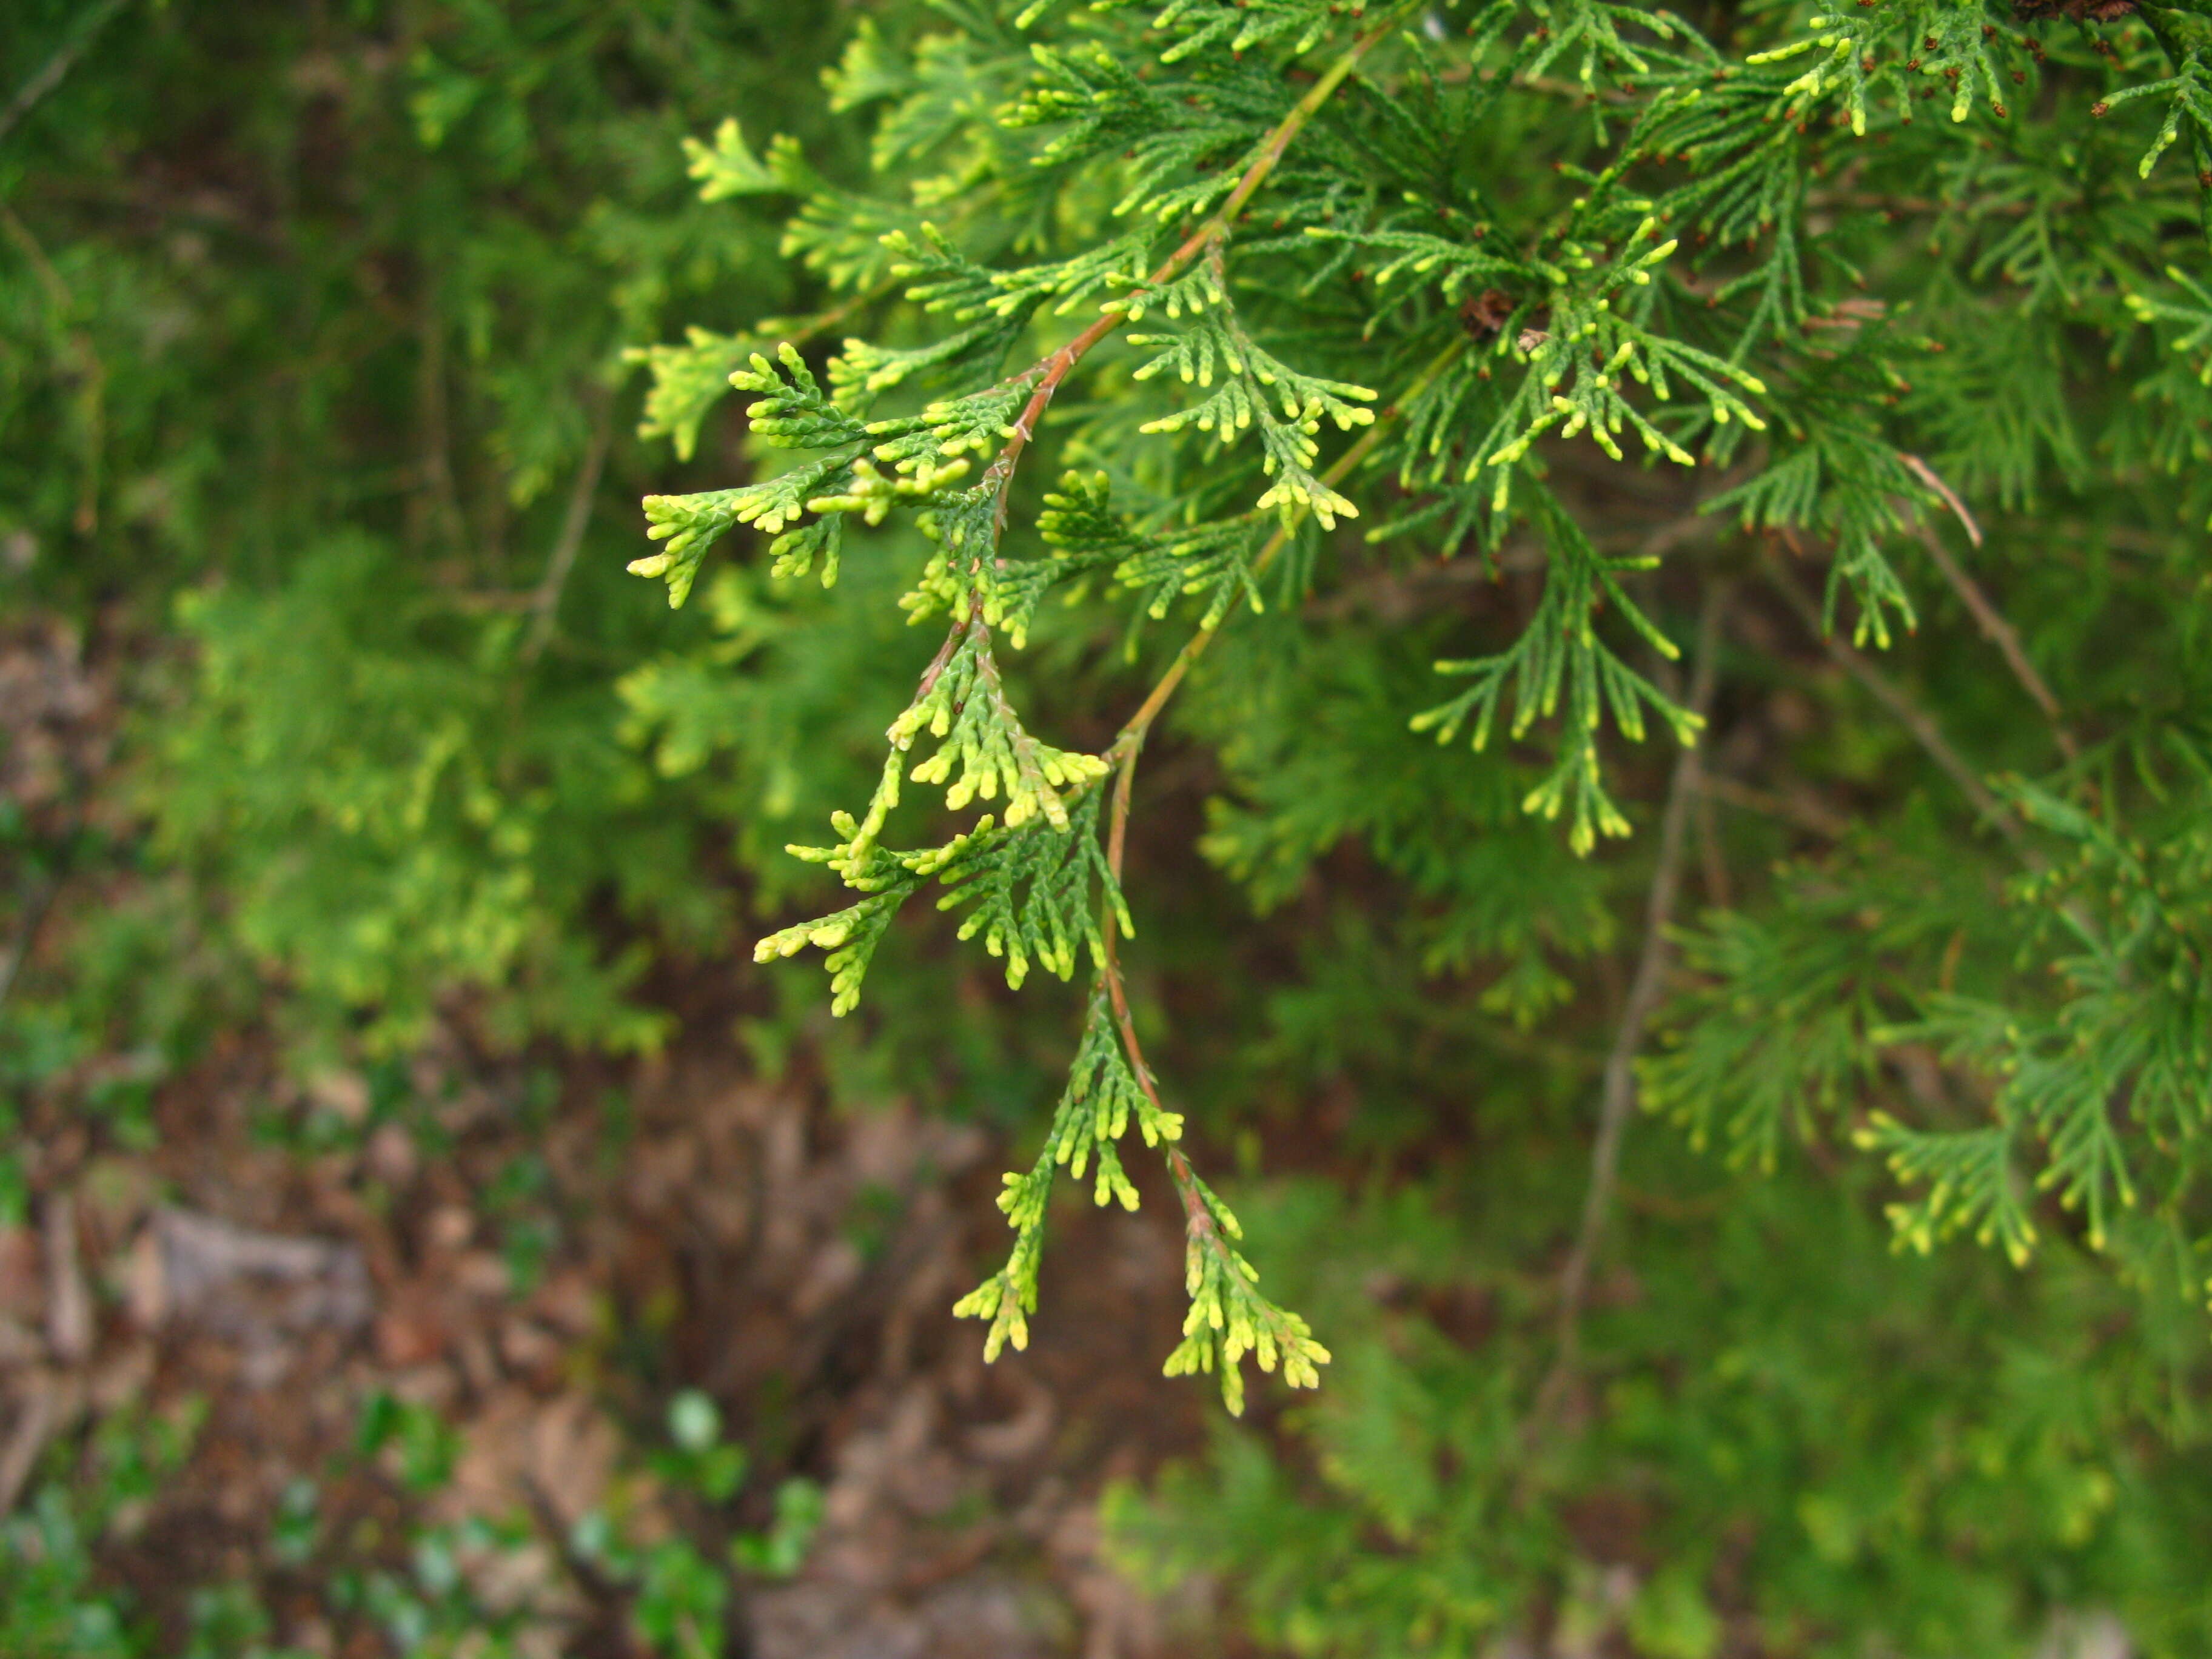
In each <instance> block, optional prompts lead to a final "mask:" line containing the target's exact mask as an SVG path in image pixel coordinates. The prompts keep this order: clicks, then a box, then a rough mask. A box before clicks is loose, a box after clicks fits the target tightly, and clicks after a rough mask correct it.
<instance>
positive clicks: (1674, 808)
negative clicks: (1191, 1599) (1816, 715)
mask: <svg viewBox="0 0 2212 1659" xmlns="http://www.w3.org/2000/svg"><path fill="white" fill-rule="evenodd" d="M1728 599H1729V589H1728V586H1727V585H1726V584H1725V583H1719V582H1717V583H1715V584H1714V585H1713V586H1711V587H1710V588H1708V589H1707V590H1706V592H1705V611H1704V615H1703V616H1702V617H1700V618H1699V624H1698V655H1697V665H1696V667H1695V668H1694V670H1693V671H1692V675H1691V681H1690V696H1689V708H1690V712H1691V713H1692V714H1695V715H1697V716H1698V718H1699V720H1703V719H1704V718H1705V714H1706V711H1707V710H1708V709H1710V708H1711V706H1712V701H1713V683H1714V679H1715V677H1716V672H1717V659H1718V658H1719V655H1720V650H1719V646H1720V630H1721V617H1722V613H1723V611H1725V609H1726V608H1727V605H1728ZM1703 769H1704V762H1703V757H1702V751H1701V750H1699V748H1698V746H1697V744H1694V743H1691V744H1684V745H1683V748H1682V751H1681V753H1680V755H1679V756H1677V757H1675V761H1674V778H1673V780H1672V781H1671V782H1670V783H1669V784H1668V790H1667V805H1666V809H1665V811H1663V812H1662V814H1661V817H1660V820H1659V856H1658V862H1657V865H1656V867H1655V868H1654V870H1653V872H1652V876H1651V888H1650V893H1649V894H1648V895H1647V896H1646V897H1645V899H1644V948H1643V951H1642V952H1641V954H1640V955H1639V956H1638V957H1637V962H1636V976H1635V978H1634V979H1633V980H1632V981H1630V984H1629V987H1628V998H1627V1001H1626V1004H1625V1006H1623V1007H1622V1009H1621V1014H1620V1026H1619V1028H1618V1029H1617V1030H1615V1031H1614V1033H1613V1048H1612V1051H1611V1052H1610V1053H1609V1054H1607V1057H1606V1062H1605V1083H1604V1086H1603V1090H1602V1092H1601V1097H1600V1103H1599V1107H1598V1127H1597V1137H1596V1139H1595V1141H1594V1142H1593V1143H1592V1145H1591V1147H1590V1175H1589V1187H1588V1188H1587V1189H1586V1191H1585V1192H1584V1194H1583V1213H1582V1222H1581V1225H1579V1226H1578V1227H1577V1229H1576V1232H1575V1242H1574V1246H1573V1248H1572V1249H1570V1250H1569V1251H1568V1253H1567V1261H1566V1265H1565V1267H1563V1268H1562V1269H1561V1270H1560V1273H1559V1352H1558V1357H1557V1358H1556V1359H1555V1360H1554V1361H1553V1368H1552V1374H1551V1376H1550V1377H1549V1378H1547V1380H1546V1382H1545V1384H1544V1386H1543V1388H1542V1389H1541V1391H1540V1392H1539V1394H1538V1395H1537V1403H1536V1417H1535V1421H1536V1424H1538V1425H1541V1423H1542V1422H1543V1421H1545V1420H1546V1419H1547V1418H1548V1417H1549V1415H1550V1414H1551V1413H1552V1412H1553V1410H1554V1409H1555V1408H1556V1407H1557V1406H1558V1405H1559V1401H1561V1400H1562V1399H1563V1398H1564V1397H1565V1392H1566V1390H1567V1388H1568V1387H1569V1385H1570V1384H1571V1383H1572V1381H1573V1378H1574V1371H1575V1367H1576V1365H1577V1363H1578V1361H1579V1359H1580V1352H1581V1321H1582V1312H1583V1303H1584V1301H1585V1300H1586V1298H1587V1297H1588V1295H1589V1274H1590V1267H1591V1264H1592V1263H1593V1262H1594V1261H1595V1260H1596V1257H1597V1247H1598V1243H1599V1240H1600V1239H1601V1237H1603V1235H1604V1232H1605V1225H1606V1221H1607V1218H1608V1217H1609V1216H1610V1215H1611V1213H1612V1210H1613V1189H1614V1188H1615V1187H1616V1186H1617V1185H1618V1184H1619V1182H1620V1146H1621V1141H1622V1139H1624V1138H1625V1137H1626V1133H1627V1129H1628V1120H1629V1116H1630V1115H1631V1114H1632V1112H1633V1111H1634V1109H1635V1106H1636V1071H1635V1064H1636V1054H1637V1050H1638V1049H1639V1048H1642V1047H1643V1045H1644V1028H1645V1026H1647V1025H1648V1024H1650V1020H1651V1016H1652V1014H1653V1012H1655V1011H1656V1009H1657V1007H1658V1006H1659V998H1660V994H1661V992H1662V989H1663V988H1664V984H1665V979H1666V973H1667V957H1668V940H1667V932H1668V928H1669V927H1672V926H1673V924H1674V902H1675V899H1676V897H1677V896H1678V895H1679V894H1680V890H1681V884H1682V863H1683V853H1684V848H1685V847H1686V844H1687V842H1688V834H1687V831H1688V827H1689V820H1690V807H1691V804H1692V801H1694V800H1695V799H1697V796H1698V793H1699V778H1700V776H1701V775H1702V773H1703Z"/></svg>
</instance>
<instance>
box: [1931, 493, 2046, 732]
mask: <svg viewBox="0 0 2212 1659" xmlns="http://www.w3.org/2000/svg"><path fill="white" fill-rule="evenodd" d="M1920 544H1921V545H1922V546H1923V547H1924V548H1926V549H1927V550H1928V556H1929V558H1930V559H1933V560H1934V561H1935V562H1936V568H1937V569H1938V570H1940V571H1942V573H1943V580H1946V581H1948V582H1949V583H1950V584H1951V591H1952V592H1954V593H1956V594H1957V595H1958V596H1959V598H1960V599H1961V600H1963V601H1964V602H1965V604H1966V609H1967V610H1968V611H1972V613H1973V617H1974V622H1975V624H1976V625H1977V626H1978V627H1979V628H1980V629H1981V630H1982V637H1983V638H1984V639H1985V640H1987V641H1990V644H1992V645H1994V646H1996V648H1997V649H1998V650H1999V651H2000V652H2001V653H2003V656H2004V659H2005V665H2006V666H2008V668H2010V669H2011V670H2012V677H2013V678H2015V679H2016V680H2018V681H2019V682H2020V684H2021V690H2024V691H2026V692H2027V695H2028V696H2030V697H2031V698H2033V700H2034V702H2035V706H2036V707H2037V708H2040V709H2041V710H2042V711H2043V717H2044V719H2045V720H2048V721H2050V723H2051V740H2052V741H2053V742H2055V743H2056V744H2057V745H2058V752H2059V753H2060V754H2062V755H2063V756H2064V757H2066V758H2067V760H2068V761H2069V762H2073V761H2077V760H2079V759H2081V744H2079V743H2077V742H2075V738H2074V733H2073V732H2072V730H2071V729H2070V728H2069V727H2068V726H2067V724H2066V715H2065V713H2064V711H2063V709H2061V708H2059V706H2058V699H2057V697H2056V696H2053V695H2052V693H2051V686H2050V684H2049V683H2048V682H2046V681H2045V679H2044V678H2043V676H2042V675H2041V674H2039V673H2038V672H2037V671H2036V668H2035V665H2034V664H2033V663H2032V662H2030V661H2029V660H2028V659H2027V651H2026V650H2024V649H2023V648H2022V647H2021V642H2020V633H2019V630H2018V629H2015V628H2014V627H2013V625H2012V623H2009V622H2008V621H2007V620H2006V619H2005V616H2004V613H2003V612H2002V611H1999V610H1998V609H1997V608H1996V605H1994V604H1992V603H1991V602H1990V596H1989V595H1988V594H1987V593H1985V592H1983V591H1982V586H1981V584H1980V583H1978V582H1977V581H1976V580H1974V579H1973V577H1972V574H1969V573H1968V571H1967V570H1966V567H1965V566H1964V565H1962V564H1960V562H1958V560H1956V559H1954V557H1952V556H1951V550H1950V549H1949V548H1948V547H1946V546H1944V545H1943V538H1942V537H1941V536H1938V535H1937V534H1936V532H1934V531H1933V530H1931V529H1929V528H1928V527H1927V526H1922V527H1921V532H1920Z"/></svg>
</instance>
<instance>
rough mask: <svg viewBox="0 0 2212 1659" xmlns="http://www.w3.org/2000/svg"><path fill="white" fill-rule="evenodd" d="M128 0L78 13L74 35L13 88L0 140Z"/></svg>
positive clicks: (1, 117)
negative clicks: (12, 95) (13, 94)
mask: <svg viewBox="0 0 2212 1659" xmlns="http://www.w3.org/2000/svg"><path fill="white" fill-rule="evenodd" d="M128 3H130V0H100V3H99V4H98V5H95V6H94V7H93V8H92V9H90V10H89V11H88V12H84V13H80V14H79V15H78V18H77V24H76V33H74V34H72V35H70V38H69V39H68V40H64V42H62V44H61V46H59V47H58V48H57V49H56V50H55V52H54V54H53V56H52V57H51V58H47V59H46V62H45V63H44V64H40V66H39V67H38V69H37V70H34V71H33V73H32V75H31V77H30V78H29V79H28V80H27V81H25V82H23V84H22V85H21V86H20V87H18V88H15V96H14V97H12V98H10V99H9V100H8V103H7V106H6V107H5V108H0V138H4V137H7V136H8V134H9V132H10V131H14V129H15V123H16V122H18V121H20V120H21V119H22V118H24V117H25V116H26V115H28V114H29V113H30V112H31V111H32V110H33V108H35V107H36V106H38V103H39V100H40V99H42V98H44V97H45V96H46V94H48V93H50V92H52V90H53V89H54V88H56V87H58V86H59V85H61V83H62V82H63V80H64V78H65V77H66V76H68V74H69V72H70V70H72V69H74V68H76V61H77V59H78V58H82V57H83V56H84V54H85V50H86V48H87V47H88V46H91V45H92V43H93V42H94V40H98V39H99V38H100V31H101V30H102V29H104V28H106V27H107V26H108V25H109V24H110V23H112V22H113V21H115V15H116V14H117V13H118V12H119V11H121V10H122V9H123V8H124V7H125V5H127V4H128Z"/></svg>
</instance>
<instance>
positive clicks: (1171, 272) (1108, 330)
mask: <svg viewBox="0 0 2212 1659" xmlns="http://www.w3.org/2000/svg"><path fill="white" fill-rule="evenodd" d="M1416 9H1418V7H1417V6H1413V5H1407V6H1401V7H1399V8H1398V9H1396V10H1395V11H1393V12H1392V13H1391V14H1390V15H1389V16H1388V17H1387V18H1386V19H1385V20H1384V21H1383V22H1381V23H1378V24H1376V26H1375V27H1373V28H1371V29H1370V30H1369V31H1368V32H1367V33H1364V34H1363V35H1361V36H1359V37H1358V39H1357V40H1354V41H1353V42H1352V46H1351V48H1350V49H1349V50H1348V51H1346V52H1345V54H1344V55H1343V56H1342V57H1340V58H1338V59H1337V60H1336V62H1335V63H1334V64H1331V65H1330V66H1329V67H1328V70H1325V71H1324V72H1323V73H1322V76H1321V78H1320V79H1319V80H1317V81H1316V82H1314V83H1313V85H1312V86H1311V87H1310V88H1307V91H1306V94H1305V95H1304V97H1303V98H1301V99H1299V100H1298V101H1297V103H1296V104H1295V105H1293V106H1291V112H1290V113H1289V114H1287V115H1285V116H1284V117H1283V118H1282V119H1281V120H1280V121H1279V122H1277V123H1276V124H1275V126H1274V128H1273V131H1270V132H1269V133H1268V134H1267V137H1265V138H1263V139H1262V140H1261V143H1260V153H1259V154H1258V155H1255V157H1254V158H1253V159H1252V161H1251V164H1250V165H1249V166H1248V167H1246V168H1245V169H1244V172H1243V176H1242V177H1240V178H1239V179H1237V185H1236V187H1235V188H1234V189H1232V190H1231V191H1230V192H1229V195H1228V197H1227V198H1226V199H1225V200H1224V201H1223V203H1222V204H1221V205H1220V206H1219V207H1218V208H1217V209H1215V210H1214V211H1213V213H1212V216H1210V217H1209V218H1208V219H1207V220H1206V222H1205V223H1203V224H1201V225H1200V227H1199V228H1197V229H1196V230H1194V231H1193V232H1192V233H1191V234H1190V235H1189V236H1188V238H1187V239H1185V240H1184V241H1183V243H1182V246H1180V247H1178V248H1176V251H1175V252H1172V253H1170V255H1168V257H1167V258H1165V259H1164V260H1163V261H1162V262H1161V263H1160V264H1159V266H1158V268H1157V269H1156V270H1153V272H1152V275H1151V276H1147V277H1146V279H1145V286H1146V288H1148V289H1158V288H1161V287H1164V286H1165V285H1166V284H1167V283H1171V282H1173V281H1174V280H1175V279H1176V277H1178V276H1182V274H1183V273H1184V272H1185V271H1186V270H1189V269H1190V268H1191V267H1192V266H1193V265H1194V264H1197V263H1198V261H1199V260H1200V259H1201V258H1205V257H1206V256H1207V255H1209V254H1211V253H1212V252H1214V251H1215V250H1216V249H1218V247H1219V246H1220V245H1221V244H1222V243H1223V242H1224V241H1225V240H1228V237H1229V234H1230V228H1231V226H1232V225H1234V224H1235V223H1236V221H1237V215H1239V214H1240V213H1242V212H1243V210H1244V205H1245V204H1246V203H1248V202H1249V201H1250V200H1251V199H1252V197H1253V195H1254V193H1255V191H1258V190H1259V188H1260V186H1261V185H1263V184H1265V183H1266V182H1267V175H1268V174H1269V173H1273V171H1274V170H1275V167H1276V164H1277V163H1278V162H1279V161H1281V160H1282V159H1283V155H1284V152H1285V151H1286V150H1288V149H1290V147H1291V141H1292V140H1293V139H1295V138H1296V137H1297V136H1298V134H1299V133H1300V132H1302V131H1304V129H1305V125H1306V124H1307V123H1308V122H1309V121H1310V120H1312V119H1313V118H1314V117H1315V115H1316V114H1317V113H1319V112H1320V110H1321V107H1322V105H1324V104H1326V103H1327V102H1328V100H1329V99H1330V97H1331V96H1332V95H1333V94H1334V93H1335V91H1336V89H1337V88H1339V87H1340V86H1341V85H1343V84H1344V82H1345V79H1346V76H1350V75H1351V73H1352V70H1355V69H1357V68H1358V67H1359V60H1360V59H1361V58H1364V57H1366V55H1367V54H1368V53H1369V52H1371V51H1373V50H1374V48H1375V47H1376V46H1377V45H1378V44H1379V43H1380V42H1382V41H1383V40H1385V39H1387V38H1388V37H1389V35H1390V33H1392V32H1393V31H1394V30H1395V28H1396V27H1397V26H1398V23H1399V21H1400V19H1401V18H1402V17H1404V16H1407V15H1409V14H1411V13H1412V12H1413V11H1414V10H1416ZM1128 319H1129V313H1128V312H1127V309H1126V308H1117V309H1115V310H1110V311H1108V312H1107V313H1104V314H1103V316H1101V317H1099V318H1098V319H1097V321H1095V322H1093V323H1092V324H1091V325H1090V326H1089V327H1088V328H1086V329H1085V330H1084V331H1082V332H1081V333H1080V334H1079V335H1077V336H1076V337H1074V338H1073V339H1072V340H1070V341H1069V342H1068V343H1066V345H1064V346H1062V347H1060V349H1059V350H1057V351H1055V352H1054V353H1053V354H1052V355H1051V356H1048V357H1047V358H1045V359H1043V360H1042V362H1039V363H1038V364H1037V365H1036V368H1033V369H1031V370H1030V373H1031V374H1036V376H1037V377H1038V378H1037V382H1036V389H1035V390H1034V391H1032V392H1030V398H1029V401H1028V402H1027V403H1026V404H1024V405H1023V407H1022V412H1021V414H1020V415H1019V416H1018V417H1016V419H1015V420H1014V422H1013V423H1012V428H1011V429H1010V432H1009V435H1008V436H1007V439H1006V447H1005V448H1004V449H1002V450H1000V452H999V457H998V459H997V460H995V461H994V462H993V463H992V465H991V470H990V471H989V472H988V473H987V474H986V475H985V477H986V482H987V483H989V484H991V485H993V486H994V487H995V488H996V489H997V491H998V507H997V515H998V524H999V527H1000V529H1001V530H1003V529H1004V528H1005V526H1006V486H1007V484H1008V483H1010V482H1011V481H1012V477H1013V473H1014V468H1015V467H1016V466H1017V465H1018V464H1019V463H1020V460H1021V456H1022V452H1023V450H1024V449H1026V448H1027V447H1029V445H1030V441H1031V440H1032V439H1034V438H1035V436H1036V430H1037V427H1038V424H1039V422H1042V420H1043V419H1044V413H1045V410H1047V409H1048V407H1050V405H1051V404H1052V399H1053V394H1054V392H1058V391H1059V390H1060V384H1061V382H1062V381H1064V380H1066V378H1067V377H1068V375H1069V374H1070V373H1072V372H1073V369H1074V368H1075V366H1076V365H1077V364H1078V363H1079V362H1082V361H1083V359H1084V357H1085V356H1087V355H1088V354H1089V352H1090V350H1091V348H1092V347H1093V346H1095V345H1097V343H1099V342H1100V341H1102V340H1103V339H1105V338H1106V337H1107V336H1109V335H1110V334H1112V333H1113V332H1114V331H1115V330H1116V329H1119V328H1120V327H1121V325H1123V324H1124V323H1126V322H1127V321H1128Z"/></svg>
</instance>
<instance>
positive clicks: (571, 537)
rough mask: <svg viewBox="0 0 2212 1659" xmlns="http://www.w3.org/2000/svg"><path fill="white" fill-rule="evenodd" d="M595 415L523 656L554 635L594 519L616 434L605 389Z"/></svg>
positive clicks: (534, 599) (530, 658)
mask: <svg viewBox="0 0 2212 1659" xmlns="http://www.w3.org/2000/svg"><path fill="white" fill-rule="evenodd" d="M598 401H599V408H598V410H597V412H596V413H595V414H594V415H593V416H592V435H591V437H590V439H589V440H588V441H586V444H585V446H584V464H583V465H582V466H581V467H580V469H578V471H577V473H576V483H575V485H574V488H573V489H570V490H569V492H568V509H567V511H566V512H564V513H562V515H561V533H560V534H559V535H558V536H557V537H556V538H555V539H554V543H553V552H552V555H551V556H550V557H549V558H548V559H547V560H546V561H545V574H544V578H543V579H542V580H539V582H538V589H537V591H536V592H534V593H532V595H531V598H530V613H531V614H530V630H529V632H528V633H527V634H526V635H524V636H523V641H522V660H523V661H524V662H525V663H532V662H535V661H537V660H538V653H540V652H542V651H544V649H545V647H546V646H547V645H548V644H549V643H550V641H552V638H553V626H554V622H555V618H556V616H557V615H558V613H559V611H560V609H561V593H562V589H564V588H565V587H567V586H568V573H569V572H570V571H571V570H572V569H574V568H575V563H576V554H577V551H578V550H579V549H580V548H581V547H582V546H583V544H584V532H585V530H586V528H587V527H588V526H590V524H591V521H592V497H593V496H594V495H597V494H598V493H599V474H600V473H601V472H602V471H605V468H606V464H607V450H608V447H609V446H610V445H611V442H612V441H613V438H614V426H615V400H614V398H613V397H612V396H611V395H610V394H608V393H607V392H605V391H604V390H603V391H602V392H600V394H599V400H598Z"/></svg>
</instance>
